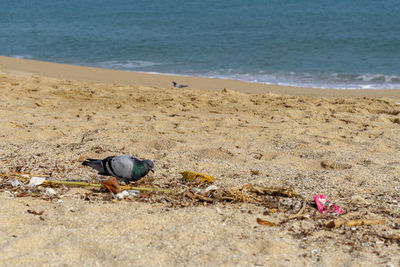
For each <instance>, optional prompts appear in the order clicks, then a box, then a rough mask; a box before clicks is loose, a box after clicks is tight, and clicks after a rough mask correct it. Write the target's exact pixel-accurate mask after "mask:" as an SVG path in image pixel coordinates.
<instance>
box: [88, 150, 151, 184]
mask: <svg viewBox="0 0 400 267" xmlns="http://www.w3.org/2000/svg"><path fill="white" fill-rule="evenodd" d="M82 164H83V165H85V166H89V167H92V168H93V169H95V170H97V171H98V172H99V174H101V175H106V176H114V177H116V178H117V179H118V180H121V181H124V182H125V183H129V182H136V181H138V180H140V179H141V178H142V177H143V176H145V175H146V174H147V173H148V172H149V171H152V172H154V170H153V168H154V163H153V162H152V161H151V160H140V159H137V158H135V157H132V156H124V155H122V156H111V157H107V158H105V159H87V160H85V161H84V162H82Z"/></svg>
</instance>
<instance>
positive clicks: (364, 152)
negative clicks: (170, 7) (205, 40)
mask: <svg viewBox="0 0 400 267" xmlns="http://www.w3.org/2000/svg"><path fill="white" fill-rule="evenodd" d="M172 80H176V81H177V82H181V83H185V84H189V85H190V86H189V88H184V89H179V88H172V87H171V81H172ZM0 88H1V91H2V97H1V99H2V101H1V103H0V107H1V108H0V120H1V123H0V124H1V128H0V148H1V150H0V173H1V174H2V175H1V176H0V177H1V178H0V184H3V185H4V184H7V180H8V177H9V176H8V174H10V173H13V172H16V171H20V172H28V173H35V174H43V175H49V176H51V177H54V178H55V179H57V180H71V179H72V180H82V181H86V180H89V181H96V180H98V179H100V178H102V177H100V176H98V175H97V174H96V172H94V171H93V170H90V169H88V168H87V167H84V166H81V163H80V162H79V161H78V158H79V156H82V157H86V158H89V157H91V158H102V157H106V156H110V155H118V154H129V155H134V156H137V157H139V158H146V159H152V160H153V161H154V162H155V173H154V175H153V174H150V175H148V176H146V177H145V178H144V179H143V181H142V183H144V184H146V185H149V186H153V187H162V188H173V189H174V190H178V191H179V190H181V192H178V193H179V194H178V196H179V195H180V196H181V199H179V201H178V200H176V199H173V198H172V197H169V196H168V195H166V196H163V195H157V196H156V197H140V198H139V197H138V198H135V197H133V198H131V199H128V200H118V199H115V198H113V196H112V195H111V194H110V193H107V192H103V191H95V192H94V191H93V190H92V189H88V188H85V189H84V188H72V189H69V188H63V187H60V188H55V190H56V195H55V196H54V197H51V198H49V197H45V193H44V192H45V190H46V189H45V188H39V189H38V192H36V193H35V194H33V195H32V194H28V195H25V196H18V195H17V194H14V192H15V191H16V190H15V188H11V187H10V186H2V187H1V186H0V215H1V216H0V237H1V238H0V240H1V241H0V251H1V253H2V255H3V257H2V259H1V260H0V264H1V265H18V266H24V265H29V266H39V265H55V266H59V265H66V266H73V265H74V266H75V265H86V266H87V265H90V266H92V265H102V266H111V265H128V264H134V265H140V266H144V265H146V266H160V265H188V266H195V265H196V266H197V265H203V266H204V265H208V266H209V265H215V266H216V265H218V266H220V265H224V266H231V265H241V266H243V265H257V266H288V265H291V266H305V265H311V266H316V265H318V266H320V265H325V266H334V265H338V264H339V265H344V266H360V265H362V266H378V265H382V266H387V265H390V264H392V265H393V266H396V265H398V264H399V262H400V252H399V242H400V241H399V236H400V225H399V214H400V206H399V201H400V175H399V170H400V160H399V158H400V153H399V144H400V142H399V141H400V136H399V127H400V105H398V104H397V102H398V101H399V99H400V97H399V96H400V94H399V90H382V91H381V90H379V91H378V90H365V91H361V90H325V89H306V88H291V87H280V86H272V85H260V84H251V83H243V82H237V81H229V80H220V79H204V78H196V77H174V76H164V75H152V74H142V73H130V72H123V71H113V70H104V69H92V68H86V67H77V66H69V65H62V64H52V63H44V62H37V61H29V60H19V59H10V58H6V57H0ZM224 88H227V89H225V90H224ZM185 170H191V171H196V172H201V173H206V174H209V175H212V176H214V177H215V178H216V181H215V185H216V186H217V187H218V188H219V189H224V190H232V189H237V188H242V187H243V186H246V185H249V184H250V185H263V186H284V187H287V188H293V189H294V190H295V191H296V192H298V193H299V194H301V195H303V196H304V197H305V198H306V199H307V201H308V204H309V205H307V207H306V210H305V212H304V215H303V216H301V217H299V218H296V219H293V220H289V221H287V222H286V223H282V224H279V223H280V222H283V221H285V220H286V219H288V217H289V216H291V215H293V214H296V213H297V212H298V211H299V208H300V206H301V201H300V200H298V199H291V198H285V197H271V199H270V200H271V201H270V204H269V205H265V204H260V203H252V202H251V201H249V202H241V201H225V202H223V201H215V202H213V203H207V202H201V201H198V200H192V199H190V198H188V197H187V196H186V195H185V193H184V192H185V190H187V189H188V188H189V189H190V188H191V187H196V186H197V185H190V184H187V183H184V182H182V181H181V175H180V174H179V173H180V172H181V171H185ZM103 178H104V177H103ZM22 187H25V186H22ZM19 190H22V189H19ZM314 194H326V196H327V197H328V199H330V200H332V201H334V202H335V204H336V205H338V206H339V207H341V208H343V209H344V210H345V213H344V214H343V215H341V217H342V218H344V219H347V220H351V219H383V220H384V221H385V223H384V224H378V225H365V226H353V227H346V226H341V227H338V228H337V229H330V228H328V227H326V226H325V224H326V223H327V222H329V221H330V220H335V219H337V217H335V216H332V215H323V214H319V212H318V211H317V210H316V208H315V207H314V206H313V205H312V200H313V195H314ZM28 210H30V211H32V210H33V211H37V212H38V211H43V214H42V215H40V216H39V215H35V214H32V213H29V212H28ZM257 218H261V219H263V220H268V221H271V222H274V223H277V224H279V225H278V226H277V227H267V226H263V225H260V224H258V223H257V221H256V220H257Z"/></svg>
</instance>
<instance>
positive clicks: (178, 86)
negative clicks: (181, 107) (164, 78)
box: [172, 81, 189, 88]
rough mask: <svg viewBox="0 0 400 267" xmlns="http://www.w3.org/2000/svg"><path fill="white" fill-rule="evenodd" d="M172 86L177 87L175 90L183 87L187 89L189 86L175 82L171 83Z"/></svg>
mask: <svg viewBox="0 0 400 267" xmlns="http://www.w3.org/2000/svg"><path fill="white" fill-rule="evenodd" d="M172 85H173V86H174V87H177V88H184V87H188V86H189V85H186V84H181V83H177V82H175V81H172Z"/></svg>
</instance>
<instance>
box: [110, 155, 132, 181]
mask: <svg viewBox="0 0 400 267" xmlns="http://www.w3.org/2000/svg"><path fill="white" fill-rule="evenodd" d="M134 166H135V161H134V160H132V157H129V156H116V157H114V158H113V159H112V160H111V162H110V164H108V165H107V167H109V172H110V173H113V175H114V176H117V177H121V178H128V179H131V178H132V170H133V168H134Z"/></svg>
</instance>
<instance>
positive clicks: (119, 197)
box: [117, 190, 129, 199]
mask: <svg viewBox="0 0 400 267" xmlns="http://www.w3.org/2000/svg"><path fill="white" fill-rule="evenodd" d="M127 196H129V193H128V191H126V190H124V191H122V192H121V193H118V194H117V198H118V199H124V198H125V197H127Z"/></svg>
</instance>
